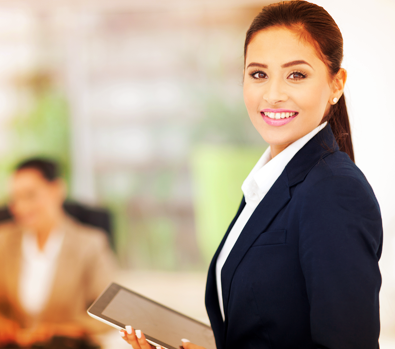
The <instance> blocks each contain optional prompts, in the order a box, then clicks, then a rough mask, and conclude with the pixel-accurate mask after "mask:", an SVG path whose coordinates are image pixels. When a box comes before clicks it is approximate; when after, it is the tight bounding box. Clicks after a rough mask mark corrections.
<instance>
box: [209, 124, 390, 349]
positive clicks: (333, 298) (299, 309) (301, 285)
mask: <svg viewBox="0 0 395 349" xmlns="http://www.w3.org/2000/svg"><path fill="white" fill-rule="evenodd" d="M244 206H245V200H244V199H243V200H242V203H241V205H240V207H239V210H238V212H237V214H236V217H235V218H234V220H233V221H232V223H231V224H230V226H229V228H228V231H227V233H226V234H225V236H224V238H223V240H222V242H221V244H220V246H219V248H218V250H217V252H216V254H215V255H214V258H213V260H212V262H211V265H210V268H209V272H208V279H207V287H206V308H207V312H208V315H209V318H210V322H211V326H212V328H213V331H214V335H215V339H216V344H217V348H218V349H225V348H226V349H233V348H237V349H247V348H251V349H286V348H287V349H310V348H311V349H313V348H314V349H318V348H328V349H376V348H378V347H379V346H378V337H379V332H380V320H379V290H380V286H381V275H380V270H379V266H378V261H379V258H380V255H381V250H382V239H383V233H382V222H381V214H380V208H379V205H378V203H377V200H376V197H375V195H374V193H373V191H372V188H371V187H370V185H369V183H368V182H367V180H366V178H365V177H364V175H363V174H362V172H361V171H360V170H359V169H358V167H357V166H355V164H354V163H353V162H352V161H351V160H350V158H349V157H348V155H346V154H345V153H343V152H341V151H339V148H338V146H337V143H336V141H335V138H334V136H333V133H332V130H331V128H330V126H329V125H328V126H326V127H325V128H324V129H323V130H322V131H320V132H319V133H318V134H317V135H316V136H314V137H313V138H312V139H311V140H310V141H309V142H308V143H307V144H306V145H305V146H304V147H303V148H302V149H301V150H300V151H299V152H298V153H297V154H296V155H295V156H294V157H293V159H292V160H291V161H290V162H289V163H288V165H287V166H286V168H285V169H284V171H283V172H282V174H281V175H280V177H279V178H278V179H277V181H276V182H275V183H274V184H273V186H272V188H271V189H270V190H269V192H268V193H267V194H266V196H265V197H264V199H263V200H262V201H261V202H260V203H259V205H258V207H257V208H256V209H255V211H254V213H253V214H252V216H251V218H250V219H249V221H248V222H247V224H246V225H245V227H244V229H243V231H242V233H241V235H240V237H239V239H238V240H237V242H236V244H235V245H234V247H233V249H232V251H231V253H230V254H229V257H228V259H227V261H226V263H225V265H224V267H223V269H222V273H221V280H222V297H223V301H224V310H225V318H226V319H225V322H223V320H222V317H221V313H220V309H219V305H218V295H217V286H216V281H215V264H216V261H217V257H218V254H219V251H220V250H221V249H222V246H223V244H224V242H225V240H226V238H227V236H228V234H229V232H230V230H231V228H232V227H233V224H234V223H235V221H236V219H237V217H238V216H239V215H240V213H241V211H242V209H243V207H244Z"/></svg>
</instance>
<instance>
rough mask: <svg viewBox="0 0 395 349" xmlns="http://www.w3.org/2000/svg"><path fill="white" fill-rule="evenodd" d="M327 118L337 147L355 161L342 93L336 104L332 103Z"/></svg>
mask: <svg viewBox="0 0 395 349" xmlns="http://www.w3.org/2000/svg"><path fill="white" fill-rule="evenodd" d="M327 119H328V121H329V124H330V125H331V128H332V132H333V135H334V136H335V139H336V142H337V144H338V145H339V149H340V150H341V151H344V152H345V153H347V154H348V156H349V157H350V159H351V160H352V161H353V162H355V159H354V148H353V145H352V138H351V127H350V121H349V118H348V112H347V106H346V99H345V97H344V94H343V95H342V96H341V97H340V99H339V101H338V102H337V103H336V104H334V105H332V107H331V110H330V111H329V114H328V117H327Z"/></svg>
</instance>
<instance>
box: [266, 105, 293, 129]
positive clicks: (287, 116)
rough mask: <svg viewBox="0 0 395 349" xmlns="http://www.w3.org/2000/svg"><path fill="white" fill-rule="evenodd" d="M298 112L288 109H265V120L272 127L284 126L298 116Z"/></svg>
mask: <svg viewBox="0 0 395 349" xmlns="http://www.w3.org/2000/svg"><path fill="white" fill-rule="evenodd" d="M298 114H299V113H298V112H296V111H294V110H288V109H263V110H261V115H262V118H263V120H264V121H265V122H266V123H267V124H268V125H270V126H283V125H285V124H288V123H289V122H291V121H292V120H293V119H295V118H296V117H297V116H298Z"/></svg>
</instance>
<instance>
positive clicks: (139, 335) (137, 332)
mask: <svg viewBox="0 0 395 349" xmlns="http://www.w3.org/2000/svg"><path fill="white" fill-rule="evenodd" d="M135 332H136V336H137V338H138V339H140V338H141V330H136V331H135Z"/></svg>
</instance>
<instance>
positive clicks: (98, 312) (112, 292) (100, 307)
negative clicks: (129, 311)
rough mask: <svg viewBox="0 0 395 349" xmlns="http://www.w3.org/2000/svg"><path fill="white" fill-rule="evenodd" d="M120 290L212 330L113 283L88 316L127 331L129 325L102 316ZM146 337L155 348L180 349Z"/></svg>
mask: <svg viewBox="0 0 395 349" xmlns="http://www.w3.org/2000/svg"><path fill="white" fill-rule="evenodd" d="M120 290H124V291H126V292H129V293H131V294H133V295H135V296H137V297H139V298H142V299H144V300H146V301H149V302H151V303H153V304H155V305H157V306H159V307H162V308H164V309H166V310H168V311H170V312H173V313H175V314H178V315H180V316H181V317H184V318H185V319H188V320H191V321H193V322H195V323H197V324H199V325H201V326H203V327H206V328H207V329H209V330H212V329H211V327H210V326H208V325H207V324H205V323H203V322H200V321H198V320H196V319H193V318H191V317H189V316H187V315H185V314H182V313H180V312H178V311H176V310H174V309H171V308H169V307H166V306H165V305H163V304H160V303H158V302H155V301H154V300H152V299H150V298H147V297H145V296H143V295H141V294H139V293H137V292H135V291H132V290H130V289H128V288H126V287H123V286H121V285H119V284H117V283H115V282H113V283H111V284H110V285H109V286H108V287H107V288H106V289H105V290H104V291H103V292H102V294H101V295H100V296H99V297H98V298H97V299H96V300H95V301H94V302H93V304H92V305H91V306H90V307H89V309H88V310H87V312H88V314H89V315H90V316H91V317H93V318H95V319H97V320H99V321H102V322H104V323H106V324H107V325H110V326H112V327H114V328H117V329H120V330H121V329H125V327H126V325H128V324H123V323H121V322H119V321H116V320H114V319H112V318H110V317H108V316H106V315H103V314H102V312H103V311H104V310H105V309H106V307H107V306H108V305H109V303H110V302H111V301H112V300H113V299H114V297H115V296H116V295H117V294H118V292H119V291H120ZM144 335H145V337H146V339H147V341H148V342H149V343H150V344H152V345H154V346H157V345H160V346H162V347H164V348H168V349H178V348H174V347H173V346H171V345H169V344H167V343H164V342H162V341H160V340H159V339H156V338H154V337H151V336H150V335H148V334H145V333H144Z"/></svg>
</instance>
